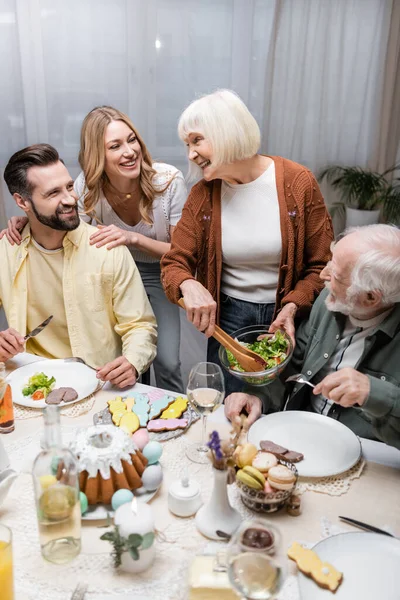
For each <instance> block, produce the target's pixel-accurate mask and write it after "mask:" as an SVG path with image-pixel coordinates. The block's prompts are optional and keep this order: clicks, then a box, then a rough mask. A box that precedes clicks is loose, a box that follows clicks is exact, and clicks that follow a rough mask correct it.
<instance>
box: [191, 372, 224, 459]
mask: <svg viewBox="0 0 400 600" xmlns="http://www.w3.org/2000/svg"><path fill="white" fill-rule="evenodd" d="M186 389H187V396H188V400H189V402H190V405H191V406H192V407H193V408H194V410H195V411H196V412H198V413H199V414H200V415H201V419H202V426H203V427H202V430H203V433H202V438H201V442H197V443H195V444H190V446H188V448H187V450H186V456H187V457H188V458H189V459H190V460H191V461H193V462H196V463H202V464H204V463H207V462H208V458H207V452H208V446H207V445H206V430H207V417H208V415H210V414H211V413H212V412H214V411H215V410H216V409H217V408H218V406H220V404H221V403H222V400H223V399H224V397H225V382H224V376H223V373H222V370H221V367H220V366H219V365H216V364H214V363H209V362H201V363H198V364H197V365H195V366H194V367H193V369H192V370H191V371H190V375H189V380H188V384H187V388H186Z"/></svg>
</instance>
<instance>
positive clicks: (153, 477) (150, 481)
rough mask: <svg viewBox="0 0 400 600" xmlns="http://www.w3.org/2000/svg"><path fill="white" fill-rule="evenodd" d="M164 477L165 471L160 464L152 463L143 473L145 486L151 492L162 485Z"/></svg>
mask: <svg viewBox="0 0 400 600" xmlns="http://www.w3.org/2000/svg"><path fill="white" fill-rule="evenodd" d="M162 478H163V473H162V469H161V466H160V465H158V464H156V465H150V466H149V467H147V468H146V469H145V470H144V471H143V475H142V482H143V487H145V488H146V490H148V491H149V492H152V491H154V490H156V489H157V488H158V487H159V486H160V484H161V482H162Z"/></svg>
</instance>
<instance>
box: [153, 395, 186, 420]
mask: <svg viewBox="0 0 400 600" xmlns="http://www.w3.org/2000/svg"><path fill="white" fill-rule="evenodd" d="M187 405H188V401H187V400H186V399H185V398H182V396H178V398H176V400H175V402H173V403H172V404H170V406H168V408H167V409H166V410H164V412H162V413H161V417H160V418H161V419H179V417H181V416H182V414H183V413H184V412H185V410H186V409H187Z"/></svg>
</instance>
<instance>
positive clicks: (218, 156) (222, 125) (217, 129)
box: [178, 90, 261, 181]
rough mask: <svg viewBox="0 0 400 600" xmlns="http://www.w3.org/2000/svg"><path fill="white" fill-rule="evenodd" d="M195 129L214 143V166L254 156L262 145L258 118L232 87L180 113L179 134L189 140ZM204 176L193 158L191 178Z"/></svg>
mask: <svg viewBox="0 0 400 600" xmlns="http://www.w3.org/2000/svg"><path fill="white" fill-rule="evenodd" d="M194 132H196V133H201V134H203V135H204V137H205V138H206V139H207V140H208V141H209V142H210V143H211V147H212V149H213V155H214V156H213V165H214V166H221V165H222V164H229V163H232V162H235V161H237V160H244V159H246V158H251V157H252V156H254V155H255V154H257V152H258V150H259V148H260V143H261V134H260V128H259V127H258V124H257V121H256V120H255V118H254V117H253V115H252V114H251V113H250V111H249V109H248V108H247V106H246V105H245V103H244V102H243V100H241V99H240V98H239V96H238V95H237V94H236V93H235V92H233V91H231V90H217V91H216V92H213V93H212V94H208V95H206V96H202V97H201V98H199V99H198V100H195V101H194V102H192V103H191V104H189V106H188V107H187V108H186V109H185V110H184V112H183V113H182V115H181V116H180V119H179V123H178V135H179V137H180V138H181V140H182V141H183V142H186V140H187V138H188V136H189V134H190V133H194ZM202 176H203V174H202V170H201V169H200V168H199V167H198V166H197V165H195V164H194V163H193V162H192V161H189V180H191V181H193V180H195V179H198V178H199V177H200V178H201V177H202Z"/></svg>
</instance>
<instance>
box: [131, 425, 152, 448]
mask: <svg viewBox="0 0 400 600" xmlns="http://www.w3.org/2000/svg"><path fill="white" fill-rule="evenodd" d="M132 439H133V441H134V442H135V444H136V446H137V447H138V448H139V450H143V448H144V447H145V446H146V444H148V443H149V439H150V438H149V432H148V431H147V429H144V428H142V429H138V430H137V431H135V433H134V434H133V436H132Z"/></svg>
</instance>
